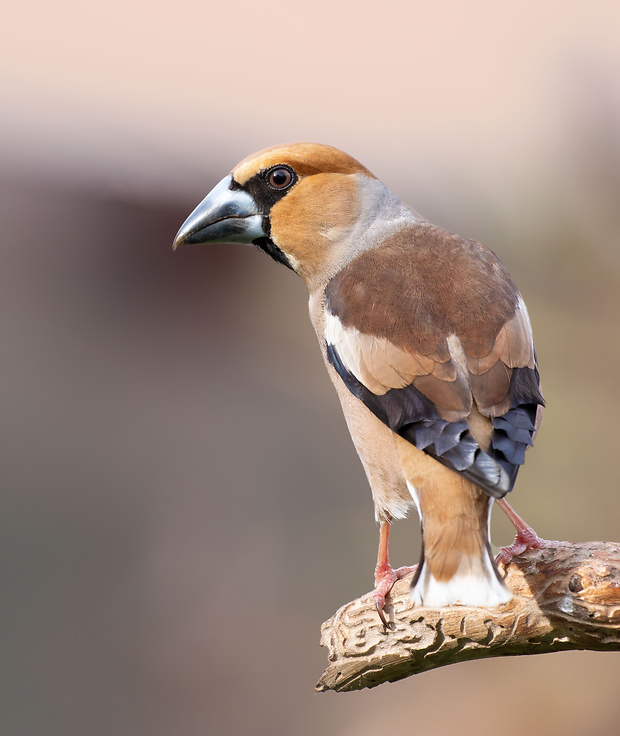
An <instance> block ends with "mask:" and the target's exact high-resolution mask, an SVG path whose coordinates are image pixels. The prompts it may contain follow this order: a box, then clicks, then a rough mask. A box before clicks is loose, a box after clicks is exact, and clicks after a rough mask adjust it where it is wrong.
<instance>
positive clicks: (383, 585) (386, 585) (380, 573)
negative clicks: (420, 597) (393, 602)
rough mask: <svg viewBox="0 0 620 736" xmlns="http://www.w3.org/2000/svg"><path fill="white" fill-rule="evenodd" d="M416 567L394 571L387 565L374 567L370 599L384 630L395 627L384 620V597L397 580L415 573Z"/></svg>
mask: <svg viewBox="0 0 620 736" xmlns="http://www.w3.org/2000/svg"><path fill="white" fill-rule="evenodd" d="M416 568H417V565H413V566H405V567H399V568H397V569H396V570H394V568H393V567H392V566H391V565H390V564H389V563H385V564H381V565H377V566H376V567H375V589H374V591H373V594H372V599H373V601H374V604H375V608H376V609H377V613H378V614H379V618H380V619H381V622H382V624H383V625H384V626H385V628H386V629H394V628H395V626H394V624H393V623H392V622H391V621H388V620H387V619H386V618H385V612H384V610H383V609H384V607H385V596H386V595H387V594H388V593H389V592H390V590H392V586H393V585H394V583H395V582H396V581H397V580H400V579H401V578H404V577H405V575H409V573H412V572H415V570H416Z"/></svg>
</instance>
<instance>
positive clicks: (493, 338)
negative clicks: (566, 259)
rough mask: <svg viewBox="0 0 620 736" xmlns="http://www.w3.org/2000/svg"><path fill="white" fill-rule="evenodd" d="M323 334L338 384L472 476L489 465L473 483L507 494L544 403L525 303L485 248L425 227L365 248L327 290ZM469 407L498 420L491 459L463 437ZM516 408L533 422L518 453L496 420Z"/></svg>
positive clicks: (466, 431)
mask: <svg viewBox="0 0 620 736" xmlns="http://www.w3.org/2000/svg"><path fill="white" fill-rule="evenodd" d="M418 230H419V231H418ZM407 238H408V239H407ZM325 337H326V342H327V346H328V356H329V358H330V360H331V361H332V364H333V365H334V367H335V368H336V370H337V371H338V373H339V374H340V376H341V378H342V379H343V381H344V382H345V384H347V386H348V387H349V389H350V390H352V391H353V393H355V394H356V395H357V396H358V398H360V399H362V400H363V401H364V403H366V405H367V406H368V407H369V408H370V409H371V411H373V412H374V413H375V414H376V415H377V416H379V418H381V419H382V421H384V422H385V423H386V424H388V426H390V427H391V428H392V429H394V431H397V432H398V433H399V434H401V435H403V436H406V438H407V439H411V438H412V437H413V439H412V441H413V442H414V444H416V446H418V447H419V448H420V449H423V450H425V451H427V452H429V453H430V454H432V455H434V456H436V457H437V459H438V460H440V461H441V462H445V463H446V464H448V465H450V466H451V467H453V468H454V469H456V470H459V471H462V472H466V473H469V474H470V475H471V474H472V473H473V470H472V468H473V466H474V465H475V463H478V464H479V465H483V464H484V463H486V464H487V465H488V466H489V467H488V468H486V470H485V471H484V473H483V475H485V480H484V483H482V482H480V481H477V482H479V484H480V485H484V487H485V488H486V490H489V488H490V487H493V488H495V489H496V490H497V489H498V488H502V489H505V490H504V491H503V492H506V491H507V490H509V487H511V485H512V482H514V477H516V470H515V467H514V466H518V465H519V464H520V463H519V462H518V460H519V458H520V457H521V455H522V454H523V453H522V451H521V445H523V450H524V448H525V446H527V445H528V444H531V437H532V434H533V432H534V424H535V415H536V408H537V406H538V405H540V404H542V403H543V401H542V396H541V395H540V391H539V381H538V373H537V371H536V367H535V355H534V346H533V341H532V334H531V328H530V323H529V318H528V316H527V311H526V309H525V305H524V304H523V301H522V299H521V297H520V295H519V292H518V290H517V288H516V286H515V285H514V283H513V282H512V281H511V280H510V277H509V276H508V274H507V273H506V271H505V270H504V269H503V267H502V266H501V264H499V262H498V261H497V259H496V258H495V256H494V255H493V254H492V253H491V252H490V251H488V250H487V249H485V248H483V246H480V245H479V244H477V243H473V242H472V241H467V240H464V239H462V238H458V237H457V236H451V235H449V234H447V233H444V232H443V231H438V230H437V229H436V228H426V227H423V228H419V229H416V230H415V231H413V232H412V231H407V232H406V233H404V234H401V236H400V237H399V239H396V240H393V241H392V242H390V243H388V244H386V245H385V246H383V247H381V248H377V249H376V250H373V251H367V252H366V253H364V254H362V255H361V256H359V257H358V258H357V259H355V260H354V261H352V262H351V263H350V264H349V265H348V266H347V267H346V268H345V269H343V270H342V271H341V272H340V273H339V274H338V275H337V276H336V277H335V278H334V279H332V281H331V282H330V284H329V285H328V287H327V290H326V324H325ZM522 371H526V372H528V373H527V375H526V377H525V378H524V376H521V375H519V374H520V372H522ZM529 373H531V376H530V375H529ZM474 402H475V404H476V407H477V410H478V412H479V413H480V414H482V415H484V416H487V417H489V418H490V419H492V420H493V422H494V424H493V428H494V431H493V437H492V440H491V447H490V448H489V450H488V452H489V453H491V452H492V451H493V442H494V441H495V439H498V440H501V441H503V445H504V448H503V450H498V452H500V453H501V455H502V457H501V458H495V460H494V461H493V462H492V464H491V463H490V462H489V461H491V460H492V458H491V457H490V456H489V455H487V453H484V452H482V450H481V449H480V447H479V445H478V443H477V442H476V441H475V440H474V439H473V437H472V435H471V432H470V431H469V424H468V422H467V418H468V417H469V416H470V414H471V413H472V406H473V404H474ZM522 405H523V406H527V407H530V408H528V409H527V412H529V414H532V412H533V414H534V419H533V420H531V421H530V419H529V418H528V420H527V422H525V423H526V424H528V426H529V424H532V426H531V428H528V427H519V430H521V429H523V430H525V431H520V432H519V433H518V435H519V438H518V441H519V443H520V445H519V447H518V448H517V449H516V450H515V449H514V448H512V445H511V443H512V444H514V442H515V441H516V440H514V439H511V438H508V440H507V441H506V440H505V438H504V436H503V435H504V434H506V432H505V427H504V428H501V429H500V430H499V434H498V432H497V431H495V430H496V428H495V419H496V418H502V417H505V416H507V415H508V414H510V412H511V410H513V409H515V408H516V407H518V406H522ZM531 407H533V409H532V408H531ZM474 413H476V412H474ZM529 414H528V416H529ZM511 419H514V420H515V421H518V423H520V424H523V423H524V422H523V421H522V419H521V418H519V419H518V420H517V419H516V418H515V416H513V415H511V416H510V417H508V419H506V420H504V422H505V423H506V422H508V424H510V421H511ZM530 429H531V431H530ZM515 431H516V430H515ZM528 432H529V434H528ZM514 433H515V432H513V434H514ZM496 435H497V437H496ZM526 435H527V436H526ZM524 442H525V444H524ZM508 445H511V446H510V447H509V446H508ZM485 449H486V448H485ZM504 451H505V452H504ZM506 454H507V455H510V456H511V458H510V460H508V459H507V458H506V456H505V455H506ZM501 459H505V460H507V462H508V463H509V465H510V468H505V467H503V466H502V465H501V462H500V463H499V467H498V461H499V460H501ZM521 462H522V460H521ZM502 471H505V472H504V473H503V474H502ZM508 471H510V472H508ZM481 472H482V471H481ZM507 472H508V476H509V478H508V480H507V478H506V477H504V476H505V475H506V473H507ZM487 476H488V477H487Z"/></svg>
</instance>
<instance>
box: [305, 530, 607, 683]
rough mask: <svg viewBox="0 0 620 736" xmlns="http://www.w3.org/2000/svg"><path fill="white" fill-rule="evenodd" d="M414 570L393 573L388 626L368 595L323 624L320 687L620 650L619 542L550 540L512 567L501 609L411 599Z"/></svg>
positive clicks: (347, 606) (507, 576) (523, 556)
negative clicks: (396, 576)
mask: <svg viewBox="0 0 620 736" xmlns="http://www.w3.org/2000/svg"><path fill="white" fill-rule="evenodd" d="M411 577H412V576H411V575H409V576H408V577H406V578H403V579H402V580H399V581H397V583H396V584H395V585H394V588H393V589H392V593H391V595H390V597H389V598H388V600H387V602H386V607H385V613H386V616H387V617H388V618H389V620H390V621H391V622H392V623H393V625H394V626H395V628H394V630H393V631H386V630H385V628H384V627H383V625H382V624H381V622H380V621H379V617H378V616H377V612H376V610H375V608H374V606H373V602H372V595H371V594H367V595H365V596H362V598H358V599H357V600H355V601H352V602H351V603H347V604H346V605H344V606H343V607H342V608H341V609H340V610H339V611H337V612H336V613H335V614H334V615H333V616H332V617H331V618H330V619H329V621H326V622H325V623H324V624H323V626H322V627H321V645H322V646H324V647H326V648H327V650H328V652H329V666H328V667H327V669H326V670H325V672H323V674H322V676H321V679H320V680H319V682H318V684H317V686H316V689H317V690H318V691H319V692H323V691H325V690H335V691H337V692H343V691H347V690H361V689H362V688H365V687H375V686H376V685H380V684H381V683H382V682H394V681H395V680H400V679H402V678H404V677H408V676H409V675H414V674H418V673H419V672H425V671H426V670H430V669H434V668H435V667H443V666H444V665H447V664H453V663H455V662H464V661H467V660H470V659H480V658H482V657H505V656H510V655H517V654H543V653H546V652H560V651H565V650H567V649H591V650H594V651H612V650H620V544H616V543H612V542H607V543H605V542H586V543H583V544H569V543H568V542H545V546H544V547H542V548H541V549H537V550H529V551H527V552H525V553H523V554H522V555H519V556H517V557H514V558H513V560H512V561H511V563H510V564H509V565H508V567H507V569H506V578H505V580H506V584H507V585H508V587H509V588H510V589H511V590H512V592H513V593H514V597H513V599H512V600H511V601H510V602H509V603H507V604H505V605H503V606H500V607H498V608H469V607H465V606H450V607H447V608H440V609H432V608H424V607H419V606H413V604H412V603H411V602H410V601H409V595H408V594H409V585H410V583H411Z"/></svg>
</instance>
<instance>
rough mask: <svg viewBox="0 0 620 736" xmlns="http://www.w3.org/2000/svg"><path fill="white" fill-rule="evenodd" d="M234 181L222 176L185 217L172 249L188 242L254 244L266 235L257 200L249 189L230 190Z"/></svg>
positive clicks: (229, 177)
mask: <svg viewBox="0 0 620 736" xmlns="http://www.w3.org/2000/svg"><path fill="white" fill-rule="evenodd" d="M231 181H232V177H231V176H226V177H225V178H224V179H222V181H221V182H220V183H219V184H218V185H217V186H216V187H215V188H214V189H212V190H211V192H209V194H207V196H206V197H205V198H204V199H203V200H202V202H201V203H200V204H199V205H198V207H196V209H195V210H194V211H193V212H192V214H191V215H190V216H189V217H188V218H187V220H185V222H184V223H183V225H182V227H181V229H180V230H179V232H178V233H177V235H176V237H175V239H174V243H173V244H172V248H173V250H176V249H177V248H178V246H179V245H185V244H186V243H187V244H192V243H251V242H252V241H254V240H256V239H257V238H264V237H265V231H264V230H263V216H262V215H261V214H260V213H259V211H258V208H257V207H256V202H255V201H254V199H253V198H252V197H251V196H250V195H249V194H248V193H247V192H244V191H243V190H241V189H231V188H230V183H231Z"/></svg>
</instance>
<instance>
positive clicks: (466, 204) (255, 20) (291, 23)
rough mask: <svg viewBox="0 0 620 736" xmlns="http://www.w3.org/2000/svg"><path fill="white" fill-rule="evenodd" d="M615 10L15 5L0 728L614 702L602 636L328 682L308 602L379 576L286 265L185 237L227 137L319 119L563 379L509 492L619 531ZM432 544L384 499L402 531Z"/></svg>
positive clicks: (574, 526)
mask: <svg viewBox="0 0 620 736" xmlns="http://www.w3.org/2000/svg"><path fill="white" fill-rule="evenodd" d="M619 32H620V6H619V5H618V4H617V3H614V2H613V1H612V0H608V2H598V1H597V0H592V1H591V2H589V3H588V4H587V5H586V4H584V3H580V2H576V1H575V0H562V1H559V0H557V1H554V0H548V1H546V2H540V0H536V2H534V0H520V2H518V3H517V2H512V1H509V2H503V3H496V2H491V0H472V1H471V2H468V3H461V2H455V1H454V0H453V1H452V2H439V3H435V4H431V3H421V2H416V1H414V2H393V3H387V4H385V3H384V4H382V5H381V6H378V5H377V4H376V3H369V2H368V3H365V2H360V0H358V1H357V2H342V3H333V2H327V1H326V0H316V1H315V2H314V3H312V4H311V5H310V4H309V5H308V6H304V7H302V6H300V5H299V6H296V5H294V4H291V3H285V2H280V1H278V0H265V2H262V3H252V2H249V1H248V0H238V2H235V3H219V4H215V3H213V2H192V1H190V0H179V1H178V2H176V3H162V2H157V0H152V1H151V2H148V3H147V2H145V1H143V0H129V1H128V2H120V0H109V1H108V2H107V3H88V2H86V3H85V2H83V0H80V2H78V1H77V0H58V2H54V3H48V2H43V1H42V0H34V2H33V3H26V4H23V5H19V4H17V3H12V4H10V6H9V7H7V8H6V9H5V12H4V17H3V22H2V25H1V26H0V85H1V86H0V89H1V97H0V106H1V108H2V128H3V131H4V132H3V134H2V136H1V137H0V212H1V223H2V236H1V238H0V248H1V259H2V260H1V267H0V300H1V305H2V306H1V314H2V319H1V321H0V340H1V344H2V358H1V366H2V392H1V401H2V409H1V413H2V423H1V428H0V432H1V437H0V448H1V450H0V452H1V454H2V463H1V467H2V475H3V479H2V499H3V502H2V506H3V513H2V518H1V520H0V529H1V533H0V540H1V542H0V544H1V553H0V565H1V570H2V583H1V585H2V604H1V606H0V637H1V639H0V641H1V651H2V657H1V665H0V667H1V672H2V687H1V688H0V699H1V700H2V703H1V706H0V714H1V715H0V720H1V722H2V726H1V730H2V732H3V733H6V734H11V736H31V735H32V736H35V735H38V734H45V736H61V735H62V736H78V735H79V736H81V735H82V734H85V733H88V734H91V735H92V736H99V735H101V736H109V735H110V734H114V736H125V735H127V736H168V735H169V734H175V735H176V734H179V735H181V736H198V735H199V734H200V735H204V734H211V733H218V734H219V733H221V734H255V735H256V736H262V735H263V734H269V735H270V736H273V734H287V735H288V734H295V735H297V734H299V736H309V735H311V734H337V735H338V736H352V735H353V734H355V735H356V736H365V735H366V734H368V735H370V734H377V733H381V732H382V731H383V730H385V729H390V730H396V729H397V730H399V731H400V732H401V733H408V732H415V733H416V734H419V735H420V736H425V735H426V734H433V735H437V736H442V735H443V734H451V733H455V732H458V733H459V734H462V735H463V736H469V734H481V733H490V732H498V731H501V733H503V734H504V736H513V735H514V736H516V735H517V734H522V733H524V732H526V731H528V730H531V731H533V732H535V733H542V732H544V733H547V734H559V733H561V734H563V736H581V735H582V734H583V735H585V734H592V733H612V732H615V730H616V729H617V723H618V718H619V717H620V702H619V700H618V672H619V668H620V654H595V653H591V652H584V653H581V652H574V653H563V654H554V655H545V656H540V657H525V658H509V659H505V660H499V659H496V660H489V661H479V662H473V663H468V664H461V665H457V666H453V667H450V668H445V669H440V670H437V671H434V672H430V673H427V674H423V675H419V676H417V677H415V678H411V679H409V680H406V681H403V682H400V683H397V684H394V685H384V686H382V687H380V688H377V689H375V690H373V691H365V692H361V693H353V694H342V695H334V694H316V693H315V692H314V684H315V682H316V680H317V679H318V676H319V674H320V672H321V670H322V668H323V665H324V663H325V651H324V650H321V649H320V648H319V644H318V642H319V627H320V624H321V622H322V621H324V620H325V619H327V618H328V617H329V616H330V615H331V614H332V613H333V612H334V611H335V610H336V609H337V608H338V607H339V606H340V605H342V604H343V603H345V602H347V601H349V600H351V599H352V598H355V597H357V596H359V595H361V594H362V593H364V592H366V591H368V590H369V589H370V588H371V586H372V573H373V567H374V562H375V554H376V545H377V536H378V535H377V530H376V528H375V525H374V522H373V509H372V503H371V500H370V492H369V489H368V487H367V484H366V481H365V478H364V476H363V472H362V468H361V465H360V464H359V461H358V459H357V457H356V455H355V452H354V449H353V447H352V445H351V442H350V439H349V437H348V433H347V431H346V428H345V425H344V421H343V419H342V417H341V414H340V409H339V406H338V402H337V399H336V395H335V392H334V390H333V388H332V386H331V384H330V382H329V379H328V377H327V374H326V372H325V371H324V368H323V366H322V363H321V359H320V356H319V350H318V347H317V345H316V338H315V336H314V333H313V331H312V328H311V326H310V323H309V321H308V318H307V307H306V294H305V288H304V286H303V284H302V283H301V281H300V280H299V279H297V278H296V277H295V276H294V275H293V274H291V273H290V272H289V271H287V270H286V269H284V268H283V267H281V266H278V265H276V264H275V263H273V262H272V261H271V260H270V259H268V258H267V257H265V256H264V255H262V254H261V253H259V252H258V251H256V250H254V249H252V248H243V247H242V246H231V245H227V246H202V247H200V246H196V247H193V248H189V247H188V248H186V249H182V250H180V251H178V252H177V253H175V254H174V255H173V253H172V251H171V243H172V239H173V237H174V235H175V233H176V231H177V229H178V228H179V226H180V225H181V223H182V222H183V220H184V219H185V217H186V216H187V214H189V212H190V210H191V209H192V208H193V207H194V205H195V204H197V202H198V201H199V200H200V199H202V197H203V196H204V195H205V194H206V193H207V191H208V190H209V189H210V188H211V187H212V186H213V185H214V184H215V183H216V182H217V181H219V180H220V179H221V178H222V176H224V175H225V174H226V173H227V172H228V171H229V170H230V169H231V168H232V167H233V166H234V164H236V163H237V162H238V161H239V160H240V159H242V158H243V157H245V156H246V155H247V154H249V153H250V152H252V151H254V150H256V149H259V148H263V147H265V146H268V145H272V144H275V143H281V142H285V141H293V140H313V141H320V142H325V143H329V144H332V145H335V146H338V147H340V148H342V149H344V150H346V151H347V152H349V153H350V154H352V155H353V156H355V157H356V158H358V159H359V160H360V161H361V162H363V163H364V164H365V165H366V166H367V167H368V168H370V169H371V170H372V171H373V172H374V173H375V174H376V175H377V176H379V178H381V179H382V180H383V181H384V182H385V183H386V184H388V186H390V187H391V188H392V189H394V190H395V191H396V192H397V193H398V194H399V195H400V196H401V197H402V198H403V199H404V200H405V201H406V202H408V203H409V204H411V205H412V206H413V207H415V208H416V209H417V210H419V211H420V212H422V213H423V214H424V215H425V216H426V217H428V218H429V219H430V220H432V221H433V222H435V223H437V224H439V225H442V226H444V227H446V228H448V229H450V230H453V231H456V232H458V233H460V234H462V235H466V236H469V237H471V238H474V239H477V240H480V241H482V242H483V243H485V244H487V245H489V246H490V247H491V248H492V249H493V250H494V251H495V252H496V253H497V254H498V255H499V257H500V258H501V259H502V261H503V262H504V263H505V265H506V266H507V267H508V269H509V270H510V272H511V274H512V275H513V277H514V278H515V280H516V281H517V283H518V284H519V286H520V288H521V290H522V292H523V294H524V296H525V299H526V301H527V303H528V305H529V309H530V314H531V316H532V321H533V325H534V331H535V335H536V340H537V348H538V354H539V357H540V363H541V366H542V374H543V381H544V387H545V393H546V397H547V400H548V411H547V416H546V419H545V423H544V425H543V429H542V432H541V434H540V435H539V438H538V442H537V447H536V449H535V450H534V451H533V452H532V453H531V454H530V455H529V457H528V462H527V465H526V467H525V468H524V470H523V471H522V473H521V476H520V480H519V483H518V484H517V489H516V491H515V493H514V496H513V497H512V499H511V501H512V502H513V503H514V505H515V506H516V508H517V509H518V511H519V512H520V513H521V514H522V515H523V516H524V517H525V518H526V519H527V520H528V521H529V522H530V523H531V524H532V525H533V526H534V527H535V528H536V529H537V530H538V532H539V533H540V534H541V535H542V536H544V537H547V538H552V539H568V540H572V541H586V540H615V541H618V540H619V539H620V529H619V518H620V494H619V493H618V484H617V480H616V474H617V458H618V452H619V450H618V430H617V421H616V417H617V416H618V411H619V410H620V397H619V396H618V391H617V375H616V372H617V366H618V364H619V361H620V335H619V334H618V319H619V315H620V296H619V294H620V247H619V245H620V243H619V238H618V233H619V231H620V85H619V84H618V80H619V74H620V44H618V37H619ZM511 540H512V531H511V529H510V527H509V526H508V524H507V523H506V522H505V521H504V520H503V519H501V518H497V519H495V520H494V543H495V544H496V545H497V546H499V545H501V544H506V543H509V542H510V541H511ZM418 550H419V536H418V522H417V520H416V519H411V520H408V521H406V522H400V523H398V525H397V526H396V527H395V530H394V533H393V552H392V559H393V562H394V563H395V564H408V563H413V562H415V561H417V557H418Z"/></svg>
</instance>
